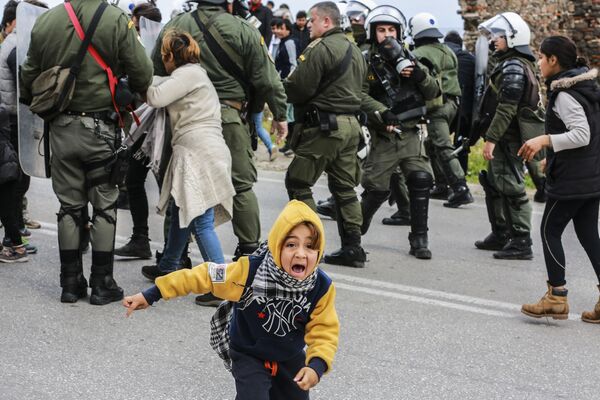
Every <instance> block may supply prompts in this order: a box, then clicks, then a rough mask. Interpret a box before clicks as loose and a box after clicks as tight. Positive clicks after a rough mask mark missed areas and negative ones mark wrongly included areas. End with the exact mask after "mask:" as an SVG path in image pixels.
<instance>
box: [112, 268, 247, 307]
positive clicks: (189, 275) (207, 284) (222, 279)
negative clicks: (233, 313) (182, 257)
mask: <svg viewBox="0 0 600 400" xmlns="http://www.w3.org/2000/svg"><path fill="white" fill-rule="evenodd" d="M248 270H249V261H248V258H247V257H243V258H241V259H240V260H239V261H237V262H235V263H231V264H214V263H203V264H200V265H198V266H197V267H194V268H192V269H191V270H190V269H180V270H178V271H175V272H172V273H170V274H168V275H165V276H161V277H160V278H157V279H156V281H155V283H156V285H155V286H152V287H150V288H148V289H146V290H144V292H143V293H138V294H136V295H134V296H127V297H125V298H124V299H123V306H124V307H126V308H127V316H129V315H131V313H132V312H133V311H135V310H143V309H145V308H147V307H148V306H150V305H151V304H152V303H154V302H155V301H158V300H160V299H161V298H164V299H165V300H169V299H172V298H174V297H179V296H186V295H188V294H189V293H199V294H204V293H209V292H210V293H212V294H214V295H215V296H217V297H218V298H220V299H223V300H229V301H234V302H235V301H238V300H239V299H240V297H242V293H243V291H244V286H245V285H246V280H247V279H248Z"/></svg>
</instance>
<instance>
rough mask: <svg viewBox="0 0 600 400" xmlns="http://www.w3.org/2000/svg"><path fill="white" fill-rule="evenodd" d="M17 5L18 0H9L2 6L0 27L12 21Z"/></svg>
mask: <svg viewBox="0 0 600 400" xmlns="http://www.w3.org/2000/svg"><path fill="white" fill-rule="evenodd" d="M18 5H19V2H18V1H15V0H10V1H9V2H8V3H6V5H5V6H4V15H2V28H6V25H8V24H10V23H11V22H13V21H14V20H15V19H17V6H18Z"/></svg>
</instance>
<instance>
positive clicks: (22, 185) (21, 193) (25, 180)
mask: <svg viewBox="0 0 600 400" xmlns="http://www.w3.org/2000/svg"><path fill="white" fill-rule="evenodd" d="M9 121H10V141H11V143H12V145H13V148H14V149H15V151H16V152H17V154H18V153H19V125H18V122H17V116H16V115H14V116H13V115H11V116H10V117H9ZM19 168H21V165H19ZM30 182H31V177H30V176H29V175H26V174H25V172H24V171H23V170H22V169H21V177H20V178H19V179H18V180H17V182H16V186H15V191H14V196H15V202H16V204H17V206H18V207H17V210H16V214H15V216H16V218H17V227H18V228H19V229H24V228H25V222H24V221H23V198H24V197H25V193H27V191H28V190H29V184H30Z"/></svg>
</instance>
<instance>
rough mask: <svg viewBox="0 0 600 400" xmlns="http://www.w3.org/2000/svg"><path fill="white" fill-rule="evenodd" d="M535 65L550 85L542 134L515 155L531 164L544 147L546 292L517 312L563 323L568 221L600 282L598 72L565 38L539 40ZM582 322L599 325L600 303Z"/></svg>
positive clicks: (565, 305)
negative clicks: (537, 60) (566, 228)
mask: <svg viewBox="0 0 600 400" xmlns="http://www.w3.org/2000/svg"><path fill="white" fill-rule="evenodd" d="M539 65H540V70H541V73H542V75H543V76H544V78H546V85H547V86H548V106H547V107H546V135H542V136H538V137H536V138H534V139H530V140H528V141H527V142H525V144H523V146H522V147H521V149H520V150H519V155H521V156H522V157H523V159H525V161H529V160H531V159H532V158H533V156H534V155H535V154H536V153H537V152H538V151H540V149H542V148H543V147H546V148H548V156H547V158H546V194H547V196H548V202H547V203H546V208H545V210H544V216H543V218H542V224H541V229H540V231H541V235H542V244H543V248H544V260H545V262H546V269H547V271H548V291H547V292H546V294H545V295H544V297H542V299H541V300H540V301H539V302H537V303H535V304H524V305H523V307H522V308H521V311H522V312H523V313H524V314H526V315H528V316H530V317H534V318H540V317H543V316H545V317H552V318H554V319H567V318H568V314H569V305H568V303H567V289H566V288H565V284H566V281H565V265H566V263H565V255H564V251H563V246H562V241H561V237H562V233H563V231H564V229H565V227H566V226H567V224H568V223H569V221H571V220H572V221H573V226H574V228H575V233H576V234H577V238H578V239H579V242H580V243H581V245H582V246H583V248H584V249H585V251H586V253H587V255H588V258H589V260H590V262H591V264H592V266H593V267H594V271H595V272H596V275H597V277H598V281H599V282H600V238H599V236H598V205H599V203H600V88H599V87H598V84H597V82H596V79H597V77H598V71H597V70H596V69H594V70H589V69H588V68H587V67H586V66H585V62H582V60H581V59H578V58H577V48H576V47H575V44H574V43H573V42H572V41H571V40H570V39H568V38H566V37H564V36H551V37H548V38H546V39H545V40H544V41H543V42H542V45H541V48H540V60H539ZM598 289H600V285H598ZM581 318H582V319H583V320H584V321H585V322H591V323H600V300H599V301H598V303H597V304H596V306H595V308H594V311H588V312H584V313H583V315H582V317H581Z"/></svg>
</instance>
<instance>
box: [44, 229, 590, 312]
mask: <svg viewBox="0 0 600 400" xmlns="http://www.w3.org/2000/svg"><path fill="white" fill-rule="evenodd" d="M41 224H42V227H43V228H41V229H37V230H36V231H35V233H40V234H42V235H47V236H56V235H57V231H56V229H57V227H56V224H52V223H48V222H41ZM127 240H128V238H126V237H123V236H117V237H116V241H117V242H119V243H123V244H124V243H126V242H127ZM150 243H151V246H152V248H154V249H157V250H160V249H162V246H163V244H162V243H158V242H150ZM194 247H195V246H194ZM191 253H192V255H194V256H195V257H199V258H201V257H202V256H201V254H200V252H199V251H198V250H197V249H191ZM231 258H232V256H231V255H228V254H227V255H225V259H227V260H231ZM327 274H328V275H329V276H330V277H331V278H332V279H333V280H334V283H335V286H336V288H339V289H343V290H349V291H352V292H357V293H364V294H370V295H374V296H379V297H387V298H394V299H398V300H404V301H411V302H414V303H420V304H427V305H431V306H437V307H444V308H449V309H454V310H459V311H466V312H471V313H476V314H482V315H488V316H493V317H502V318H518V317H521V316H522V314H521V312H520V310H521V306H520V305H518V304H512V303H506V302H501V301H496V300H488V299H483V298H479V297H472V296H466V295H462V294H456V293H449V292H444V291H440V290H432V289H425V288H420V287H416V286H408V285H402V284H398V283H391V282H385V281H379V280H375V279H368V278H361V277H358V276H352V275H346V274H340V273H337V272H329V271H328V272H327ZM359 285H360V286H359ZM383 289H387V290H383ZM501 310H505V311H501ZM506 311H508V312H506ZM569 318H570V319H571V320H578V319H579V318H580V316H579V315H577V314H573V313H571V314H569Z"/></svg>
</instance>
